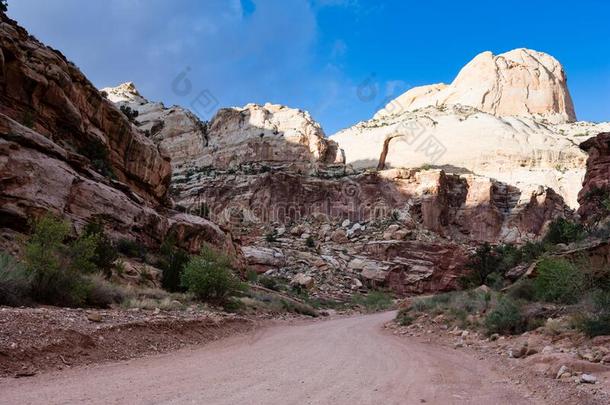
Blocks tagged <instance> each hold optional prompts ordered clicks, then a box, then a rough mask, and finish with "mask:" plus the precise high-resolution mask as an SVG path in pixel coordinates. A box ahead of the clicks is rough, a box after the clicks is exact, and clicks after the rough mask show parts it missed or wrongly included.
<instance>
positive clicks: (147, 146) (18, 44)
mask: <svg viewBox="0 0 610 405" xmlns="http://www.w3.org/2000/svg"><path fill="white" fill-rule="evenodd" d="M170 179H171V166H170V161H169V156H168V155H166V154H164V153H162V152H160V151H159V148H158V146H157V145H156V144H155V143H154V142H153V141H152V140H150V139H149V138H147V137H146V136H145V133H144V132H142V131H140V130H138V129H137V128H136V127H135V126H134V125H132V123H131V122H130V121H129V120H128V118H127V117H126V116H125V115H124V114H123V113H122V112H121V111H120V110H119V109H118V108H117V107H116V106H114V105H113V104H112V103H111V102H109V101H107V100H106V99H105V98H104V97H103V96H102V95H101V94H100V93H99V92H98V91H97V89H96V88H95V87H94V86H93V85H92V84H91V83H90V82H89V81H88V80H87V79H86V77H85V76H84V75H83V74H82V73H81V72H80V71H79V70H78V68H77V67H76V66H74V65H73V64H72V63H70V62H69V61H67V60H66V58H65V57H64V56H63V55H62V54H61V53H59V52H58V51H55V50H53V49H51V48H48V47H46V46H44V45H43V44H41V43H40V42H39V41H37V40H36V39H35V38H33V37H32V36H30V35H29V34H28V33H27V32H26V31H25V30H24V29H23V28H21V27H19V26H18V25H17V24H16V23H15V22H14V21H12V20H10V19H9V18H8V17H6V15H4V14H3V13H0V185H1V188H0V218H1V220H0V227H1V228H2V238H1V241H2V246H3V247H4V248H6V249H9V250H10V249H11V248H12V246H14V243H13V242H14V241H15V239H16V237H17V234H18V233H20V232H25V231H27V229H28V225H29V221H30V220H31V219H32V218H35V217H38V216H40V215H43V214H45V213H46V212H51V213H53V214H55V215H60V216H62V217H64V218H67V219H69V220H70V221H71V223H72V224H73V225H74V228H75V230H76V231H77V232H78V230H80V229H81V228H82V227H83V226H84V224H85V223H86V222H88V221H91V220H93V219H98V220H102V221H103V222H104V224H105V226H106V228H107V231H108V232H109V233H110V234H111V235H113V236H114V237H115V238H118V237H126V238H133V239H136V238H137V239H138V240H139V241H140V242H141V243H143V244H145V245H148V246H150V247H153V246H158V245H159V243H160V242H161V241H162V240H163V239H164V238H165V236H166V235H167V234H168V233H170V232H171V233H174V234H175V235H176V236H177V238H178V239H179V243H180V244H181V245H182V246H183V247H185V248H187V249H189V250H192V251H197V250H198V249H199V248H200V245H201V243H203V242H204V241H206V242H210V243H213V244H217V245H219V246H224V247H226V248H227V249H229V250H234V246H233V244H232V241H231V238H230V237H229V236H228V235H227V234H226V233H225V232H224V231H222V230H221V229H220V228H219V227H218V226H216V225H215V224H213V223H212V222H210V221H208V220H206V219H203V218H199V217H195V216H191V215H187V214H184V213H178V212H176V211H173V210H171V209H168V208H167V206H169V204H168V201H167V192H168V189H169V187H170Z"/></svg>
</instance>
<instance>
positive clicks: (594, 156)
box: [578, 132, 610, 223]
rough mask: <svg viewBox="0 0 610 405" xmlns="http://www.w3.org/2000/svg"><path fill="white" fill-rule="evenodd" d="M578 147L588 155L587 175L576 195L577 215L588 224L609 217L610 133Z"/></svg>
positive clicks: (600, 135) (589, 140) (602, 134)
mask: <svg viewBox="0 0 610 405" xmlns="http://www.w3.org/2000/svg"><path fill="white" fill-rule="evenodd" d="M580 147H581V148H582V149H583V150H584V151H586V152H587V153H588V154H589V159H588V160H587V173H586V174H585V179H584V182H583V187H582V190H581V191H580V193H579V194H578V202H579V203H580V207H579V208H578V214H579V215H580V217H581V218H582V219H583V220H584V221H585V222H589V223H593V222H597V221H601V220H604V219H606V218H607V217H608V216H609V215H610V175H609V174H610V132H605V133H601V134H599V135H597V136H596V137H595V138H591V139H588V140H587V141H585V142H583V143H582V144H581V145H580Z"/></svg>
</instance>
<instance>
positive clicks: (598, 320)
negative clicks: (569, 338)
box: [577, 312, 610, 337]
mask: <svg viewBox="0 0 610 405" xmlns="http://www.w3.org/2000/svg"><path fill="white" fill-rule="evenodd" d="M577 327H578V329H580V330H581V331H582V332H583V333H584V334H586V335H587V336H589V337H595V336H607V335H610V312H607V313H602V314H598V315H593V316H585V317H584V318H583V319H582V320H581V321H580V322H579V323H578V325H577Z"/></svg>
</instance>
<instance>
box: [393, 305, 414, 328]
mask: <svg viewBox="0 0 610 405" xmlns="http://www.w3.org/2000/svg"><path fill="white" fill-rule="evenodd" d="M394 320H395V321H396V323H398V324H399V325H400V326H409V325H411V324H412V323H413V321H414V320H415V318H414V317H412V316H411V314H410V312H409V310H408V309H405V308H403V309H401V310H400V311H398V313H397V314H396V318H395V319H394Z"/></svg>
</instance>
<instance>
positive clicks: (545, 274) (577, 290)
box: [534, 258, 585, 304]
mask: <svg viewBox="0 0 610 405" xmlns="http://www.w3.org/2000/svg"><path fill="white" fill-rule="evenodd" d="M537 270H538V274H537V276H536V278H535V279H534V290H535V292H536V298H537V299H539V300H541V301H547V302H556V303H560V304H574V303H576V302H577V301H578V300H579V299H580V298H581V297H582V295H583V292H584V287H585V277H584V274H583V272H582V271H581V270H580V269H578V268H577V267H576V266H575V265H574V264H572V263H571V262H569V261H568V260H566V259H554V258H546V259H543V260H541V261H540V262H539V263H538V266H537Z"/></svg>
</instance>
